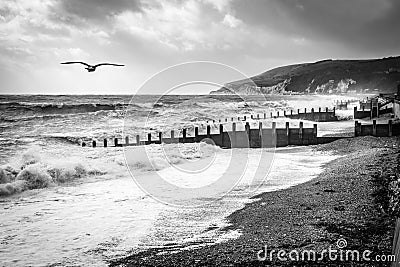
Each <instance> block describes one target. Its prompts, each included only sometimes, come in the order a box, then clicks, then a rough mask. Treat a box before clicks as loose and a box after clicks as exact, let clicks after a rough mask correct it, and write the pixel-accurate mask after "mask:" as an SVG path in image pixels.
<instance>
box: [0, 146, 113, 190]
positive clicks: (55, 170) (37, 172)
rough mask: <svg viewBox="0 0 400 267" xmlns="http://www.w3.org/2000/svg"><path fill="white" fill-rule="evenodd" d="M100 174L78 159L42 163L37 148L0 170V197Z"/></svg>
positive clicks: (42, 160) (100, 173)
mask: <svg viewBox="0 0 400 267" xmlns="http://www.w3.org/2000/svg"><path fill="white" fill-rule="evenodd" d="M104 174H106V172H104V171H100V170H98V169H96V168H92V167H90V166H89V165H85V164H84V163H81V161H80V160H79V159H72V158H70V159H53V160H46V159H45V158H42V156H41V152H40V150H39V149H38V148H31V149H28V150H27V151H26V152H25V153H23V154H22V155H21V156H20V157H19V158H17V159H15V160H14V161H12V162H10V163H9V164H7V165H5V166H2V167H0V197H4V196H10V195H13V194H17V193H21V192H23V191H27V190H33V189H41V188H47V187H51V186H56V185H60V184H64V183H68V182H72V181H75V180H77V179H79V178H83V177H86V176H91V175H104Z"/></svg>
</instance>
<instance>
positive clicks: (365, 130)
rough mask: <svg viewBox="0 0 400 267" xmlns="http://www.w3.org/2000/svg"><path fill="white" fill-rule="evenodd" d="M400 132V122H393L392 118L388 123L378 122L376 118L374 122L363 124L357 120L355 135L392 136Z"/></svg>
mask: <svg viewBox="0 0 400 267" xmlns="http://www.w3.org/2000/svg"><path fill="white" fill-rule="evenodd" d="M399 134H400V124H393V121H392V120H389V121H388V123H387V124H386V123H381V124H377V123H376V120H373V121H372V124H361V123H360V122H358V121H355V127H354V136H356V137H357V136H366V135H372V136H378V137H391V136H395V135H399Z"/></svg>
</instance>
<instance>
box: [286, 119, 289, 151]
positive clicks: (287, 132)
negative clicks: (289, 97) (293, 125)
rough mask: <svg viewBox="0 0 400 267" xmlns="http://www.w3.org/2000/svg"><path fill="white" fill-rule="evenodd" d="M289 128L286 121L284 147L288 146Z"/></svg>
mask: <svg viewBox="0 0 400 267" xmlns="http://www.w3.org/2000/svg"><path fill="white" fill-rule="evenodd" d="M289 127H290V125H289V122H288V121H287V122H286V145H289V140H290V139H289V132H290V131H289V130H290V128H289Z"/></svg>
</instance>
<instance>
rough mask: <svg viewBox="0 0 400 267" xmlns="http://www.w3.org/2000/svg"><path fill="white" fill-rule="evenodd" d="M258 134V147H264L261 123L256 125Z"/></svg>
mask: <svg viewBox="0 0 400 267" xmlns="http://www.w3.org/2000/svg"><path fill="white" fill-rule="evenodd" d="M258 133H259V138H260V147H264V145H263V129H262V122H261V121H260V122H259V123H258Z"/></svg>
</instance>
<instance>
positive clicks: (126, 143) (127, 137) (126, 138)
mask: <svg viewBox="0 0 400 267" xmlns="http://www.w3.org/2000/svg"><path fill="white" fill-rule="evenodd" d="M125 146H129V136H125Z"/></svg>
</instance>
